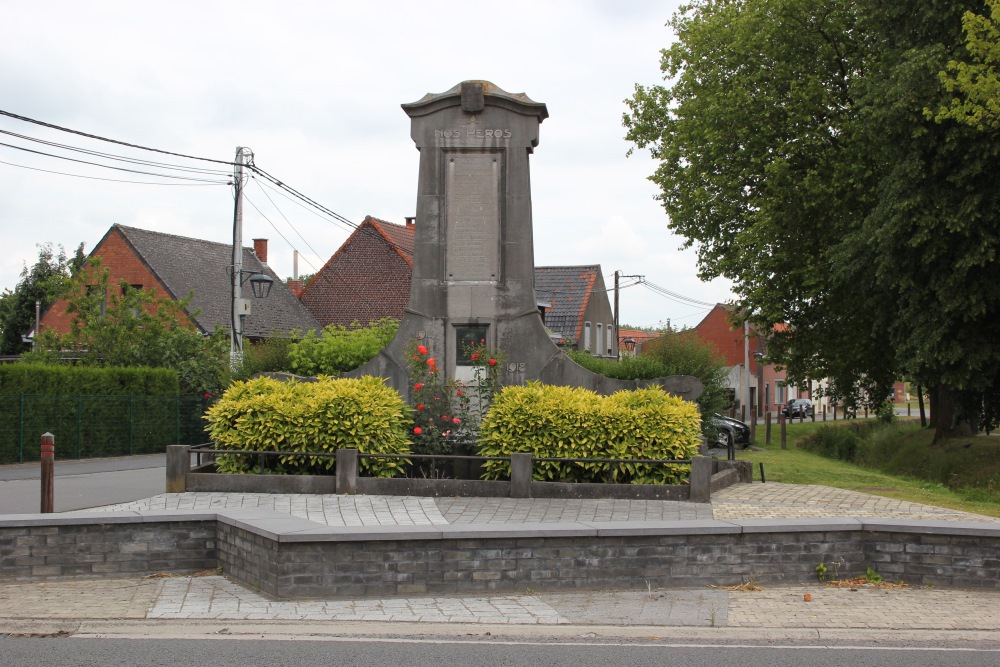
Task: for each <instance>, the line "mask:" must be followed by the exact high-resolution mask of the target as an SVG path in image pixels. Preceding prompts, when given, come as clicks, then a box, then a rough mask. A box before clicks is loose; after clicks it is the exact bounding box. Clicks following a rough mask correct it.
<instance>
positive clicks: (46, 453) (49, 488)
mask: <svg viewBox="0 0 1000 667" xmlns="http://www.w3.org/2000/svg"><path fill="white" fill-rule="evenodd" d="M55 476H56V438H55V436H54V435H52V434H51V433H43V434H42V510H41V511H42V514H52V513H53V512H55V511H56V510H55V505H56V503H55V497H56V495H55Z"/></svg>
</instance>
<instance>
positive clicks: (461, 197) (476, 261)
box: [445, 153, 502, 281]
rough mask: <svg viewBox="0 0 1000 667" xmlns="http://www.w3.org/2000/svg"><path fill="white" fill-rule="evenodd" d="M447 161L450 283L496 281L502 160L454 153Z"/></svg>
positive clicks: (447, 223) (446, 264)
mask: <svg viewBox="0 0 1000 667" xmlns="http://www.w3.org/2000/svg"><path fill="white" fill-rule="evenodd" d="M445 160H446V163H445V171H446V174H447V176H446V181H445V206H446V211H447V213H446V215H447V220H446V223H445V224H446V228H447V244H448V245H447V252H446V255H445V257H446V260H445V266H446V273H447V279H448V280H452V281H495V280H497V276H498V267H499V264H500V174H501V170H500V167H501V164H502V163H501V157H500V155H498V154H496V153H452V154H448V155H446V156H445Z"/></svg>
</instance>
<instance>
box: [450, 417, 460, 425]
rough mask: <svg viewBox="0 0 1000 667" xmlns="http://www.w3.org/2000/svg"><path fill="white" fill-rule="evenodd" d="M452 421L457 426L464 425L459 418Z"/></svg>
mask: <svg viewBox="0 0 1000 667" xmlns="http://www.w3.org/2000/svg"><path fill="white" fill-rule="evenodd" d="M451 421H452V422H453V423H455V424H461V423H462V420H461V419H459V418H458V417H455V418H454V419H452V420H451Z"/></svg>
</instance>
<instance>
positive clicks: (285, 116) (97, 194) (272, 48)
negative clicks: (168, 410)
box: [0, 0, 728, 324]
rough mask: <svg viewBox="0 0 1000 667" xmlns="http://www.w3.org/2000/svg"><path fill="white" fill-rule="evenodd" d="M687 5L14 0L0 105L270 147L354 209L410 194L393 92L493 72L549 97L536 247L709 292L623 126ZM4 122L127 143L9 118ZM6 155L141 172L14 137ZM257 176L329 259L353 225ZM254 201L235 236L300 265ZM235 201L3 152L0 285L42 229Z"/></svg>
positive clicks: (52, 135) (110, 132) (47, 232)
mask: <svg viewBox="0 0 1000 667" xmlns="http://www.w3.org/2000/svg"><path fill="white" fill-rule="evenodd" d="M678 4H680V3H679V0H670V1H668V2H666V3H661V2H651V1H650V2H629V3H619V2H610V1H609V2H604V1H601V0H590V1H589V2H570V1H569V0H561V1H551V2H531V1H529V0H515V1H512V2H507V3H503V4H502V5H495V4H476V3H457V2H450V1H445V0H433V1H429V2H421V3H413V2H398V1H393V2H380V3H345V2H320V1H318V0H302V1H300V2H285V3H277V2H260V1H256V2H255V1H251V2H239V3H237V2H221V1H216V2H193V1H186V2H169V3H167V2H152V3H134V2H124V1H99V2H93V3H80V2H75V1H71V0H55V1H50V2H46V3H6V4H5V6H4V15H5V24H6V25H7V26H8V27H9V28H8V30H7V31H5V35H4V40H2V41H0V63H3V64H4V66H3V67H0V91H3V92H2V97H0V109H3V110H6V111H10V112H13V113H18V114H21V115H24V116H28V117H32V118H37V119H40V120H44V121H47V122H51V123H54V124H57V125H62V126H66V127H71V128H75V129H79V130H82V131H86V132H90V133H93V134H98V135H102V136H107V137H112V138H116V139H120V140H122V141H127V142H131V143H136V144H141V145H145V146H152V147H156V148H161V149H165V150H170V151H174V152H178V153H185V154H191V155H199V156H205V157H211V158H216V159H221V160H229V159H231V158H232V155H233V152H234V150H235V148H236V146H238V145H246V146H249V147H251V148H252V149H253V150H254V152H255V155H256V163H257V165H259V166H260V167H262V168H263V169H265V170H267V171H268V172H269V173H271V174H273V175H274V176H276V177H277V178H279V179H281V180H283V181H284V182H286V183H288V184H289V185H291V186H293V187H295V188H296V189H298V190H300V191H301V192H303V193H305V194H307V195H308V196H310V197H312V198H313V199H315V200H317V201H319V202H321V203H322V204H324V205H326V206H328V207H329V208H331V209H333V210H334V211H337V212H338V213H340V214H342V215H344V216H346V217H348V218H349V219H351V220H354V221H360V220H361V219H362V218H363V217H364V215H366V214H372V215H376V216H378V217H382V218H385V219H388V220H392V221H397V222H401V221H402V218H403V217H404V216H407V215H412V214H413V211H414V207H415V202H416V178H417V160H418V153H417V151H416V149H415V147H414V146H413V143H412V141H411V140H410V137H409V119H407V117H406V115H405V114H404V113H403V112H402V110H401V109H400V106H399V105H400V104H401V103H404V102H412V101H415V100H417V99H419V98H420V97H422V96H423V95H424V94H425V93H428V92H432V93H436V92H442V91H444V90H447V89H448V88H451V87H452V86H453V85H455V84H456V83H458V82H459V81H461V80H463V79H469V78H481V79H487V80H491V81H493V82H494V83H496V84H497V85H499V86H501V87H502V88H505V89H507V90H509V91H510V92H524V93H526V94H527V95H529V96H530V97H531V98H532V99H534V100H536V101H539V102H544V103H546V105H547V106H548V109H549V113H550V114H551V116H550V118H548V119H547V120H546V121H545V122H544V123H543V124H542V127H541V136H540V144H539V146H538V148H537V149H536V151H535V155H534V156H533V157H532V196H533V203H534V220H535V236H536V261H537V262H538V263H540V264H558V263H570V262H572V263H600V264H601V265H602V267H603V268H604V270H605V272H606V273H607V274H608V275H609V276H610V274H611V273H612V272H613V271H614V270H615V269H620V270H622V271H624V272H625V273H632V274H644V275H646V276H647V277H648V279H649V280H651V281H652V282H654V283H657V284H660V285H663V286H664V287H668V288H669V289H672V290H674V291H678V292H681V293H684V294H687V295H689V296H692V297H694V298H698V299H701V300H705V301H716V300H720V299H724V298H726V297H727V296H728V288H727V286H726V285H724V284H722V283H719V282H716V283H713V284H710V285H704V284H702V283H700V282H699V281H697V279H696V277H695V273H696V268H695V263H694V253H693V252H692V251H685V252H678V251H677V248H678V246H680V245H681V240H680V239H678V238H676V237H674V236H672V235H671V234H670V233H669V230H668V229H667V225H666V222H667V221H666V217H665V215H664V213H663V210H662V208H660V206H659V205H658V203H657V202H656V201H654V200H653V195H654V194H655V192H656V190H655V187H654V186H653V185H652V184H651V183H649V182H648V181H647V180H646V176H647V175H648V174H649V173H650V172H651V171H652V170H653V168H654V165H653V163H652V162H651V161H650V160H649V159H648V157H646V156H643V155H636V156H634V157H632V158H628V159H627V158H626V157H625V152H626V150H627V149H628V145H627V144H626V142H625V141H624V140H623V136H624V130H623V128H622V126H621V116H622V113H623V112H624V110H625V108H624V105H623V103H622V100H624V99H625V98H626V97H628V96H629V95H630V94H631V92H632V90H633V86H634V84H635V83H637V82H639V83H643V84H647V85H648V84H652V83H655V82H657V81H659V79H660V74H659V69H658V66H659V50H660V49H662V48H663V47H665V46H666V45H667V43H668V40H669V38H670V33H669V31H668V30H667V29H666V28H665V27H664V23H665V22H666V21H667V20H668V19H669V17H670V14H671V13H672V12H673V11H674V9H675V8H676V6H677V5H678ZM10 26H16V29H11V28H10ZM0 130H8V131H12V132H19V133H22V134H27V135H31V136H34V137H40V138H45V139H48V140H52V141H59V142H63V143H68V144H73V145H79V146H83V145H86V146H87V147H88V148H93V149H96V150H102V151H106V152H112V153H124V152H126V150H125V149H124V148H120V147H115V146H112V145H109V144H104V143H100V142H92V141H88V140H85V139H83V138H81V137H74V136H72V135H68V134H65V133H61V132H56V131H52V130H46V129H44V128H40V127H37V126H31V125H28V124H25V123H21V122H17V121H14V120H11V119H0ZM0 141H5V142H6V143H19V144H20V143H24V142H19V141H18V142H15V141H7V140H6V139H0ZM133 154H134V153H133ZM143 157H146V158H151V159H162V161H164V162H169V161H173V160H174V159H173V158H169V157H162V158H159V157H155V156H153V155H152V154H144V155H143ZM0 160H3V161H6V162H15V163H18V164H24V165H28V166H35V167H37V168H43V169H50V170H56V171H66V172H72V173H76V174H86V175H91V176H101V177H106V178H107V177H110V178H134V179H135V180H143V178H142V177H140V176H136V175H132V176H130V175H128V174H124V173H114V172H107V171H105V170H97V169H95V168H90V167H86V166H84V165H78V164H72V163H68V162H64V161H60V160H53V159H51V158H43V157H39V156H30V155H27V154H24V153H22V152H19V151H15V150H11V149H7V148H3V147H0ZM248 192H249V196H250V198H251V199H252V200H253V202H254V203H255V204H257V205H258V206H259V207H260V208H261V210H262V211H264V213H265V214H266V215H267V217H268V218H270V220H271V222H273V223H274V225H275V227H277V228H278V230H280V231H281V233H282V234H284V235H285V236H286V237H287V238H288V240H289V241H290V242H291V244H292V245H294V247H297V248H298V249H299V250H300V251H301V252H302V253H304V256H305V257H304V260H303V261H302V262H301V263H300V272H303V273H306V272H311V271H312V270H313V269H314V268H315V267H318V266H320V265H322V263H323V262H324V261H325V260H326V259H327V258H328V257H329V255H330V254H332V253H333V252H334V250H336V248H337V247H338V246H339V245H340V243H341V242H342V241H343V240H344V238H346V236H347V234H348V231H347V230H346V229H344V228H343V227H342V226H337V225H334V224H331V223H329V222H324V221H320V220H318V219H317V218H316V217H315V216H313V215H312V214H310V213H308V212H306V211H304V210H302V209H301V208H299V207H297V206H295V205H293V204H291V203H290V202H288V201H287V200H285V199H282V198H280V197H278V196H276V195H274V194H273V193H271V192H270V191H268V192H269V194H271V196H272V198H273V199H274V200H275V202H276V203H277V204H278V207H279V208H280V213H279V212H278V211H276V210H275V209H274V208H273V206H272V205H271V203H270V202H269V201H267V199H266V197H265V196H264V195H263V193H262V192H261V191H260V190H259V189H258V188H254V187H251V188H250V189H249V190H248ZM282 213H283V214H284V215H285V216H287V217H288V219H289V220H290V221H291V222H292V224H293V225H294V227H295V229H297V230H298V232H299V233H301V234H302V236H304V237H305V239H306V241H307V242H308V245H307V243H305V242H303V241H302V239H300V238H299V236H298V235H297V234H296V233H295V231H293V230H292V229H291V228H290V227H289V225H288V223H286V222H285V220H284V218H283V217H282ZM245 216H246V218H245V230H244V239H252V238H254V237H267V238H269V239H270V240H271V241H270V243H271V250H270V263H271V265H272V266H273V267H274V268H275V270H277V271H278V272H279V273H281V274H286V275H287V274H290V273H291V270H292V246H291V245H289V244H287V243H285V242H284V241H283V240H282V239H281V237H280V236H279V234H278V233H277V232H276V231H275V229H274V228H272V226H271V224H270V223H269V222H267V221H266V220H264V219H263V218H262V217H261V216H260V215H258V214H257V212H256V211H254V210H253V208H252V207H250V206H248V207H246V211H245ZM231 219H232V197H231V192H230V189H229V188H228V187H226V186H212V187H158V186H139V185H125V184H116V183H108V182H103V181H96V180H83V179H77V178H70V177H67V176H57V175H52V174H45V173H42V172H34V171H28V170H25V169H19V168H16V167H11V166H7V165H2V164H0V220H2V221H3V225H4V230H5V241H6V244H5V246H6V247H5V251H6V252H5V253H4V254H3V255H2V256H0V287H6V288H12V287H13V286H14V285H15V284H16V282H17V280H18V274H19V273H20V270H21V267H22V265H23V263H24V262H25V261H27V262H28V263H31V262H32V261H34V259H35V258H36V257H37V251H36V249H35V245H36V244H38V243H45V242H52V243H54V244H57V245H58V244H62V245H64V246H66V248H67V250H69V251H72V249H73V248H75V246H76V245H77V244H78V243H79V242H81V241H83V242H85V244H86V246H87V248H88V249H89V248H92V247H93V245H94V244H95V243H96V242H97V241H98V240H99V239H100V238H101V237H102V236H103V235H104V233H105V232H106V231H107V229H108V227H110V225H111V224H113V223H116V222H118V223H122V224H126V225H134V226H139V227H145V228H149V229H155V230H159V231H164V232H170V233H177V234H183V235H188V236H193V237H198V238H205V239H210V240H214V241H220V242H228V241H229V240H231ZM308 246H312V248H314V249H315V251H316V253H317V254H316V255H312V252H311V251H310V249H309V247H308ZM310 255H312V256H311V257H310ZM306 260H308V262H307V261H306ZM309 263H312V265H313V266H310V265H309ZM693 310H694V309H692V308H690V307H685V306H681V305H679V304H676V303H674V302H671V301H670V300H668V299H664V298H663V297H660V296H656V295H654V294H652V293H651V292H649V291H648V290H645V289H644V288H642V287H633V288H629V289H628V290H625V291H623V294H622V320H623V321H628V322H631V323H634V324H654V323H656V322H658V321H663V320H666V319H667V318H674V319H677V318H680V317H682V316H684V315H687V316H688V317H691V315H690V314H691V313H692V311H693ZM696 321H697V318H695V319H694V321H693V322H691V323H692V324H693V323H696Z"/></svg>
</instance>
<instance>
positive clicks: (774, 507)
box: [0, 482, 1000, 634]
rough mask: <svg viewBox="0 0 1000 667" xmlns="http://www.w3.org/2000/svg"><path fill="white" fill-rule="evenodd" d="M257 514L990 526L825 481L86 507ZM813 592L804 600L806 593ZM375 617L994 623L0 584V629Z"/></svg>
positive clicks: (937, 593)
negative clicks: (627, 492)
mask: <svg viewBox="0 0 1000 667" xmlns="http://www.w3.org/2000/svg"><path fill="white" fill-rule="evenodd" d="M254 507H260V508H266V509H272V510H277V511H283V512H287V513H289V514H292V515H295V516H298V517H302V518H305V519H308V520H310V521H315V522H317V523H322V524H326V525H336V526H354V525H357V526H361V525H428V524H431V525H445V524H468V523H523V522H575V521H662V520H682V519H709V518H716V519H755V518H810V517H862V518H866V517H880V518H907V519H937V520H954V521H997V520H998V519H996V518H993V517H987V516H980V515H976V514H970V513H966V512H959V511H955V510H949V509H943V508H939V507H931V506H928V505H921V504H918V503H910V502H905V501H900V500H894V499H891V498H883V497H880V496H874V495H870V494H865V493H861V492H856V491H846V490H842V489H834V488H830V487H824V486H808V485H792V484H780V483H774V482H769V483H767V484H750V485H738V486H733V487H730V488H728V489H725V490H723V491H721V492H719V493H716V494H713V499H712V503H711V504H695V503H682V502H674V501H637V500H632V501H629V500H548V499H532V500H524V499H511V498H437V499H435V498H415V497H386V496H335V495H326V496H307V495H282V494H254V493H184V494H161V495H158V496H153V497H152V498H147V499H144V500H141V501H137V502H134V503H123V504H120V505H110V506H106V507H102V508H95V509H94V510H93V511H113V510H140V511H141V510H170V509H214V508H254ZM807 592H808V593H810V594H811V596H812V600H811V601H809V602H806V601H805V600H804V598H803V596H804V594H805V593H807ZM129 618H131V619H150V620H168V619H191V620H201V619H218V620H223V619H225V620H231V621H233V622H237V621H246V622H253V621H268V620H273V621H289V620H299V621H334V622H341V621H343V622H347V621H355V622H356V621H383V622H393V623H437V624H441V623H462V624H490V625H492V624H508V625H515V624H516V625H534V626H545V625H550V626H557V625H566V624H573V625H609V626H663V627H674V626H702V627H731V628H747V629H754V628H776V629H788V628H815V629H823V628H827V629H829V628H848V629H849V628H867V629H882V630H916V631H924V630H944V631H947V630H974V631H988V632H991V633H997V632H998V629H1000V592H997V591H969V590H944V589H925V588H909V589H902V590H877V589H861V590H857V591H851V590H850V589H840V588H826V587H824V586H822V585H820V584H818V583H817V584H815V585H799V584H796V585H789V586H768V587H766V590H762V591H754V592H743V591H728V590H719V589H676V590H674V589H670V590H657V589H652V590H645V591H589V592H579V591H573V592H570V593H528V594H520V595H518V594H509V595H498V596H480V597H398V598H382V599H361V600H307V601H281V600H271V599H268V598H265V597H263V596H261V595H258V594H257V593H254V592H253V591H250V590H248V589H245V588H243V587H241V586H239V585H237V584H234V583H232V582H230V581H228V580H227V579H225V578H223V577H219V576H203V577H184V576H181V577H163V578H141V579H102V580H73V579H68V580H60V581H58V582H51V581H50V582H45V583H35V582H16V583H0V634H2V633H3V632H4V624H5V623H8V624H10V623H16V622H18V620H19V619H50V620H58V619H129Z"/></svg>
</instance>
